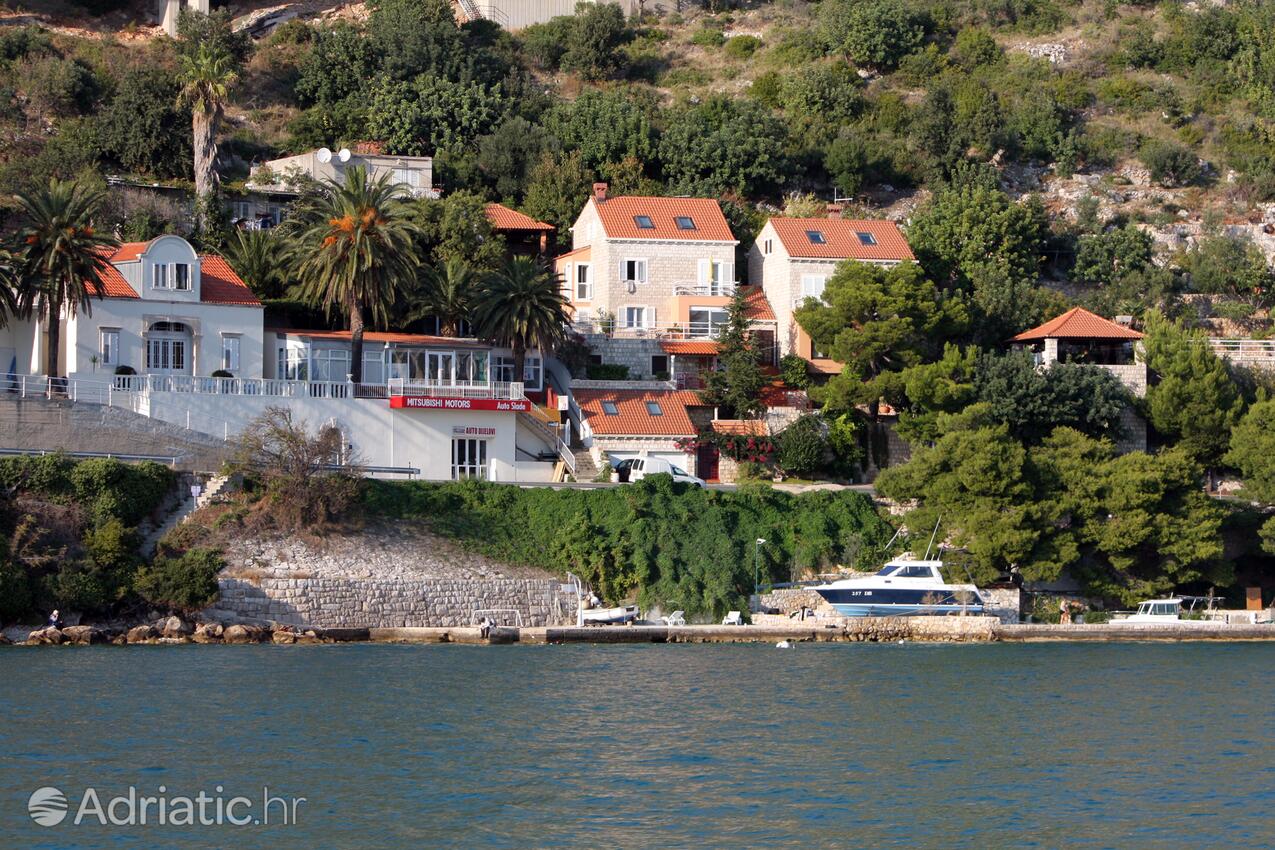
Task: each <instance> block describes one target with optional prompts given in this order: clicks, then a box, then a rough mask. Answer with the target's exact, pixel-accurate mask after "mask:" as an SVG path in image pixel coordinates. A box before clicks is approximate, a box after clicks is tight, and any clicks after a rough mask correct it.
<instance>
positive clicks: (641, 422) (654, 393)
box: [572, 389, 704, 437]
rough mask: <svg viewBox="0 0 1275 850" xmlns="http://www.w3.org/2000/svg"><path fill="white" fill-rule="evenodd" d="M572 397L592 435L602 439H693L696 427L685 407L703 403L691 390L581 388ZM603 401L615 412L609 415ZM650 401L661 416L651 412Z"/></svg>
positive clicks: (697, 394)
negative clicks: (600, 436)
mask: <svg viewBox="0 0 1275 850" xmlns="http://www.w3.org/2000/svg"><path fill="white" fill-rule="evenodd" d="M572 394H573V395H574V396H575V400H576V403H577V404H579V405H580V411H581V412H582V413H583V414H584V418H585V419H586V420H587V421H588V423H589V427H590V428H591V429H592V430H593V433H594V434H599V435H603V436H618V437H693V436H695V434H696V428H695V426H694V425H693V424H692V423H691V418H690V416H689V415H688V414H687V412H686V408H687V407H688V406H689V407H697V406H703V404H704V401H703V399H701V398H700V397H699V393H697V392H694V391H692V390H595V389H578V390H574V391H573V393H572ZM603 402H610V403H612V404H614V405H615V407H614V410H615V413H613V414H611V413H607V412H606V409H605V408H604V407H603ZM648 402H653V403H654V404H656V405H658V406H659V410H660V413H659V414H658V415H657V414H654V413H652V412H651V411H650V410H648V408H647V403H648Z"/></svg>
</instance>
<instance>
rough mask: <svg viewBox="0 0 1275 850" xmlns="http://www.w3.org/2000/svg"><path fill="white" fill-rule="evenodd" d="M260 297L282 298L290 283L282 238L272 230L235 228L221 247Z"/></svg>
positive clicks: (239, 273)
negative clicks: (224, 245)
mask: <svg viewBox="0 0 1275 850" xmlns="http://www.w3.org/2000/svg"><path fill="white" fill-rule="evenodd" d="M222 255H223V256H225V258H226V262H228V263H230V267H231V268H232V269H234V270H235V274H237V275H239V277H241V278H243V282H244V283H246V284H248V288H249V289H251V290H252V291H253V294H255V295H256V296H257V297H258V298H280V297H282V295H283V291H284V289H285V288H286V287H287V285H288V268H287V259H286V257H285V252H284V244H283V239H282V238H281V237H279V236H276V235H275V233H274V231H272V230H236V231H235V232H234V234H233V235H232V236H231V237H230V239H229V240H228V241H227V242H226V247H225V248H224V249H223V250H222Z"/></svg>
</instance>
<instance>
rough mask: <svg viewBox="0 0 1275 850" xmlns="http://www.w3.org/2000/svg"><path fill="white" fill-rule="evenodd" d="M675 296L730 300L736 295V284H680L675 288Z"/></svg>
mask: <svg viewBox="0 0 1275 850" xmlns="http://www.w3.org/2000/svg"><path fill="white" fill-rule="evenodd" d="M673 294H674V295H698V296H701V297H705V298H721V297H726V298H729V297H731V296H732V295H734V294H735V284H734V283H729V282H723V283H679V284H676V285H675V286H674V287H673Z"/></svg>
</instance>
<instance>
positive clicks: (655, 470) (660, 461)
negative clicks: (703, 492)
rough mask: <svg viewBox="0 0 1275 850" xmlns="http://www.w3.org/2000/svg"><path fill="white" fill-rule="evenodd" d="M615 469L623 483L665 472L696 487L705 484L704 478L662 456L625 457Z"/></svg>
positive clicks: (676, 479) (675, 479)
mask: <svg viewBox="0 0 1275 850" xmlns="http://www.w3.org/2000/svg"><path fill="white" fill-rule="evenodd" d="M615 471H616V472H617V473H619V476H620V483H621V484H627V483H630V482H633V481H641V480H642V479H643V478H645V477H646V476H648V475H659V474H660V473H663V474H665V475H672V476H673V480H674V481H680V482H681V483H683V484H694V485H695V486H696V487H703V486H704V479H702V478H696V477H695V476H694V475H691V474H690V473H689V472H687V471H686V470H684V469H682V467H680V466H678V465H676V464H673V463H669V462H668V461H667V460H665V459H664V458H662V457H630V458H625V459H624V460H622V461H620V462H619V463H617V464H616V465H615Z"/></svg>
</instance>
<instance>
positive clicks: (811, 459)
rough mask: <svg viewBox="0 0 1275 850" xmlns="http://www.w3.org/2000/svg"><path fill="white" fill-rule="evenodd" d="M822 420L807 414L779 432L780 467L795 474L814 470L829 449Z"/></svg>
mask: <svg viewBox="0 0 1275 850" xmlns="http://www.w3.org/2000/svg"><path fill="white" fill-rule="evenodd" d="M827 446H828V443H827V439H826V438H825V437H824V429H823V422H822V420H821V419H820V418H819V417H818V416H815V415H813V414H807V415H806V416H803V417H801V418H800V419H798V420H797V421H796V422H794V423H792V424H791V425H789V426H788V427H787V428H785V429H784V430H783V431H782V432H781V433H780V434H779V467H780V468H781V469H783V471H784V472H787V473H790V474H793V475H806V474H809V473H811V472H814V471H815V470H816V469H818V468H819V466H820V464H822V463H823V455H824V451H825V450H826V449H827Z"/></svg>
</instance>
